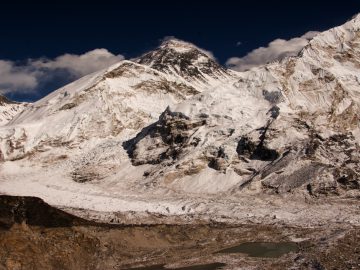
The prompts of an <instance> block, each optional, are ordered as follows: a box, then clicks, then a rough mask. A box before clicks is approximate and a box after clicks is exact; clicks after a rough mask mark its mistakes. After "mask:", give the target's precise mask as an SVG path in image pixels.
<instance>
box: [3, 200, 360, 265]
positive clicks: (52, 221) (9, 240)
mask: <svg viewBox="0 0 360 270" xmlns="http://www.w3.org/2000/svg"><path fill="white" fill-rule="evenodd" d="M245 242H274V243H278V242H296V243H297V245H298V251H297V252H290V253H287V254H285V255H283V256H281V257H278V258H262V257H249V256H246V255H244V254H241V253H234V254H228V253H218V251H219V250H222V249H224V248H228V247H231V246H235V245H237V244H240V243H245ZM0 247H1V248H0V269H14V270H15V269H34V270H35V269H36V270H37V269H69V270H70V269H76V270H78V269H131V268H136V267H142V266H151V265H165V266H164V267H165V268H164V269H167V268H169V269H189V270H190V269H216V268H211V267H212V266H219V267H222V268H221V269H360V230H359V228H357V227H353V226H350V225H345V224H328V225H326V226H322V227H316V228H296V227H287V226H284V225H282V226H280V225H276V224H274V225H266V226H265V225H258V224H238V225H233V224H232V225H229V224H219V223H211V224H192V225H161V224H159V225H136V226H130V225H108V224H100V223H94V222H90V221H87V220H84V219H80V218H78V217H75V216H73V215H70V214H67V213H66V212H63V211H61V210H58V209H56V208H53V207H51V206H49V205H48V204H46V203H44V202H43V201H42V200H41V199H38V198H33V197H15V196H0ZM214 263H218V264H214ZM204 264H209V265H208V268H206V266H205V267H202V268H201V267H193V268H191V267H190V268H189V266H191V265H204ZM147 269H153V270H154V269H163V268H161V266H154V267H152V268H147ZM217 269H220V268H217Z"/></svg>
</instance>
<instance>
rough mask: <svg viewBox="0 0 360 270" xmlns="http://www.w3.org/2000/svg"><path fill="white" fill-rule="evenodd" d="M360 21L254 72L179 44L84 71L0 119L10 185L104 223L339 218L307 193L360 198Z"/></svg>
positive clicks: (1, 158)
mask: <svg viewBox="0 0 360 270" xmlns="http://www.w3.org/2000/svg"><path fill="white" fill-rule="evenodd" d="M359 21H360V20H359V16H357V17H355V18H353V19H352V20H350V21H349V22H347V23H345V24H344V25H342V26H339V27H336V28H333V29H330V30H328V31H325V32H323V33H321V34H319V35H317V36H316V37H314V38H313V39H312V40H311V41H309V43H308V45H307V46H306V47H305V48H304V49H303V50H302V52H301V53H300V54H299V56H297V57H290V58H286V59H284V60H282V61H281V62H277V63H271V64H268V65H266V66H262V67H258V68H254V69H252V70H250V71H248V72H243V73H239V72H234V71H230V70H227V69H226V68H224V67H222V66H221V65H219V64H218V63H217V62H216V61H215V60H214V59H213V58H212V57H210V56H209V54H208V53H206V52H204V51H203V50H201V49H199V48H198V47H196V46H194V45H192V44H190V43H187V42H182V41H179V40H176V39H170V40H166V41H165V42H164V43H162V44H161V45H160V46H159V47H158V48H157V49H155V50H153V51H151V52H149V53H146V54H144V55H143V56H141V57H139V58H136V59H133V60H132V61H127V60H124V61H121V62H119V63H117V64H115V65H113V66H111V67H110V68H108V69H106V70H102V71H99V72H97V73H94V74H91V75H88V76H85V77H83V78H81V79H80V80H78V81H75V82H73V83H71V84H69V85H66V86H64V87H62V88H60V89H58V90H56V91H55V92H53V93H51V94H50V95H48V96H47V97H45V98H43V99H41V100H39V101H37V102H35V103H33V104H30V105H28V106H27V107H26V108H25V109H24V110H23V111H22V112H21V113H20V114H17V115H16V116H15V117H14V118H13V119H12V120H11V121H10V123H8V124H7V125H6V126H3V127H1V128H0V162H1V163H0V166H1V175H0V181H1V186H0V191H1V192H4V193H7V194H17V195H32V196H38V197H41V198H43V199H45V200H46V201H47V202H49V203H50V204H53V205H58V206H62V207H69V208H71V209H76V208H81V209H83V210H81V211H80V212H81V213H83V214H84V212H86V215H88V214H89V213H92V214H93V215H94V217H95V218H104V219H107V218H109V216H111V214H109V212H111V213H115V212H122V213H123V214H124V215H125V216H126V217H127V218H130V217H133V216H134V215H136V214H138V215H139V216H141V215H143V216H146V215H148V214H149V213H155V214H161V215H163V216H164V217H165V216H174V215H175V216H178V217H185V218H190V217H193V216H194V215H198V216H201V217H208V218H209V217H210V216H211V218H214V219H219V220H221V219H223V218H229V219H236V220H243V219H247V218H249V216H248V213H249V211H253V212H252V213H253V216H254V218H255V219H256V218H260V217H261V220H262V221H264V220H265V221H266V219H267V217H270V214H272V213H273V212H272V211H278V212H277V216H280V218H283V219H284V220H286V222H295V221H299V222H300V221H301V222H308V223H307V224H311V222H315V221H314V220H315V219H320V218H324V219H335V218H336V217H337V215H341V214H343V213H344V211H343V210H344V208H342V207H343V206H340V205H338V206H336V207H335V206H334V207H333V208H332V209H331V211H330V210H329V211H328V210H326V211H327V212H326V211H324V210H323V209H324V208H321V207H320V206H318V205H317V204H314V205H313V206H312V207H311V208H310V209H308V208H309V205H308V204H305V203H304V201H305V199H306V200H315V199H318V198H320V199H319V201H318V202H319V204H320V203H321V202H322V201H321V198H324V197H330V198H358V197H359V196H360V182H359V174H360V167H359V164H360V162H359V161H360V160H359V158H360V156H359V153H360V151H359V150H360V147H359V141H360V126H359V116H360V98H359V97H360V93H359V89H360V77H359V74H360V35H359V31H360V30H359V29H360V28H359V27H360V23H359ZM289 197H290V198H291V199H289ZM274 198H275V199H274ZM269 201H271V202H272V203H270V204H269V203H268V202H269ZM250 202H251V204H254V205H255V204H258V205H257V206H259V207H254V208H250V206H249V203H250ZM264 205H265V206H266V207H264ZM346 207H350V208H351V207H352V206H346ZM84 209H85V210H84ZM299 209H300V210H299ZM351 209H352V208H351ZM351 209H347V210H346V211H347V212H346V213H351V211H352V210H351ZM303 210H304V211H303ZM305 210H306V211H305ZM92 211H93V212H92ZM294 212H296V213H299V214H298V215H296V216H294V215H293V214H292V213H294ZM134 213H136V214H134ZM319 213H321V215H319ZM84 215H85V214H84ZM89 215H90V214H89ZM269 222H272V221H271V220H270V221H269Z"/></svg>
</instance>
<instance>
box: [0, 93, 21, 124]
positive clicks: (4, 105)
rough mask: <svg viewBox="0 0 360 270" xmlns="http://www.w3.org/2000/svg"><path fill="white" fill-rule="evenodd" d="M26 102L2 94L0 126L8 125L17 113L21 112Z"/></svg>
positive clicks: (0, 97)
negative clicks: (12, 99) (13, 99)
mask: <svg viewBox="0 0 360 270" xmlns="http://www.w3.org/2000/svg"><path fill="white" fill-rule="evenodd" d="M26 106H27V104H26V103H18V102H14V101H11V100H9V99H7V98H6V97H4V96H1V95H0V126H4V125H6V124H7V123H8V122H9V121H10V120H11V119H12V118H13V117H14V116H15V115H17V114H18V113H20V112H21V111H22V110H23V109H24V107H26Z"/></svg>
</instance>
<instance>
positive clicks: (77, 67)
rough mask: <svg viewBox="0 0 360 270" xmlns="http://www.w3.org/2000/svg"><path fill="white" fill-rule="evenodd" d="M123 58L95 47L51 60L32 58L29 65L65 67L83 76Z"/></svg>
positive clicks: (45, 67) (53, 67) (50, 67)
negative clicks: (85, 51) (77, 53)
mask: <svg viewBox="0 0 360 270" xmlns="http://www.w3.org/2000/svg"><path fill="white" fill-rule="evenodd" d="M123 59H124V57H123V56H122V55H114V54H112V53H111V52H109V51H108V50H106V49H95V50H92V51H89V52H87V53H84V54H81V55H76V54H64V55H61V56H59V57H56V58H55V59H53V60H52V59H39V60H35V61H34V60H32V61H31V65H32V66H33V67H36V68H39V69H49V70H54V69H66V70H68V71H69V72H70V73H72V74H74V75H77V76H84V75H86V74H89V73H92V72H94V71H97V70H101V69H103V68H106V67H109V66H111V65H112V64H115V63H117V62H119V61H120V60H123Z"/></svg>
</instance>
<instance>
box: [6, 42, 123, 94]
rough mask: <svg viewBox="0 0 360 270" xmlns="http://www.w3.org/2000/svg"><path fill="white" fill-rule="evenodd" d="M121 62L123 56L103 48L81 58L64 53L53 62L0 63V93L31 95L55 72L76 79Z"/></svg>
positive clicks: (46, 60)
mask: <svg viewBox="0 0 360 270" xmlns="http://www.w3.org/2000/svg"><path fill="white" fill-rule="evenodd" d="M123 59H124V57H123V56H122V55H114V54H112V53H111V52H109V51H108V50H106V49H95V50H92V51H89V52H86V53H84V54H81V55H76V54H64V55H61V56H58V57H56V58H55V59H48V58H41V59H29V60H27V62H26V63H25V64H19V63H16V62H13V61H5V60H0V94H6V93H10V92H12V93H14V92H17V93H29V92H34V91H36V88H37V87H38V86H39V84H41V83H42V82H44V81H46V80H49V78H51V77H52V75H54V74H55V73H56V72H57V71H66V72H63V73H61V74H63V75H62V76H71V78H72V79H77V78H79V77H82V76H84V75H86V74H89V73H92V72H95V71H98V70H101V69H103V68H106V67H109V66H111V65H112V64H115V63H116V62H119V61H120V60H123Z"/></svg>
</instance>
